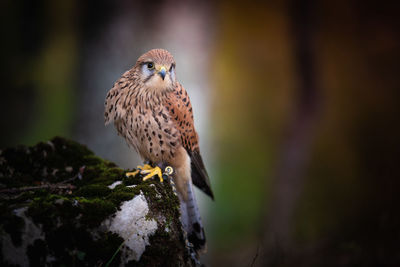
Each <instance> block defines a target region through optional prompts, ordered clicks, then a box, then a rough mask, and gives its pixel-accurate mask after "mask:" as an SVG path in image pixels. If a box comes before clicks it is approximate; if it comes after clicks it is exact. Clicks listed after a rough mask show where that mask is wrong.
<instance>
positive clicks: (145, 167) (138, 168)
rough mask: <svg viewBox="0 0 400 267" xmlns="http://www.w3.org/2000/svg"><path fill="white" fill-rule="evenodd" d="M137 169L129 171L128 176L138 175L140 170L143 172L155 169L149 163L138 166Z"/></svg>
mask: <svg viewBox="0 0 400 267" xmlns="http://www.w3.org/2000/svg"><path fill="white" fill-rule="evenodd" d="M136 169H137V170H136V171H134V172H127V173H126V174H125V175H126V177H131V176H136V175H137V174H138V173H139V172H140V173H142V174H143V172H142V171H146V170H151V169H153V168H152V167H151V166H150V165H149V164H144V165H143V166H137V167H136Z"/></svg>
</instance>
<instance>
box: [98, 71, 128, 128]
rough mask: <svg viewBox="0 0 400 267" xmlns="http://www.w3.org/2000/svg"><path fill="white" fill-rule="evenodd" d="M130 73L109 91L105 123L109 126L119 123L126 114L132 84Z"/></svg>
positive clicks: (126, 73)
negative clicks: (114, 122)
mask: <svg viewBox="0 0 400 267" xmlns="http://www.w3.org/2000/svg"><path fill="white" fill-rule="evenodd" d="M128 75H129V71H127V72H125V73H124V74H123V75H122V77H121V78H120V79H119V80H118V81H116V82H115V83H114V86H113V88H111V89H110V91H108V94H107V96H106V101H105V103H104V106H105V110H104V121H105V124H106V125H107V124H109V123H111V122H112V121H117V120H118V119H119V118H121V117H122V116H123V115H124V114H125V112H126V103H125V102H126V99H127V94H128V90H129V89H128V87H129V86H130V84H131V83H130V82H129V80H128Z"/></svg>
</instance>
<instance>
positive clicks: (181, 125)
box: [104, 49, 214, 252]
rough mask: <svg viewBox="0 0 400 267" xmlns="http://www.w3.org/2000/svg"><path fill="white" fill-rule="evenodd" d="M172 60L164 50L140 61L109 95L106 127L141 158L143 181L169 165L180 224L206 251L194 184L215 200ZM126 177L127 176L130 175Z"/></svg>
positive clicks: (199, 248)
mask: <svg viewBox="0 0 400 267" xmlns="http://www.w3.org/2000/svg"><path fill="white" fill-rule="evenodd" d="M175 67H176V64H175V60H174V58H173V56H172V55H171V54H170V53H169V52H168V51H166V50H164V49H153V50H150V51H148V52H147V53H145V54H144V55H142V56H141V57H139V59H138V60H137V62H136V64H135V66H134V67H133V68H132V69H130V70H128V71H126V72H125V73H124V74H123V75H122V77H121V78H120V79H119V80H118V81H117V82H116V83H115V84H114V86H113V88H112V89H111V90H110V91H109V92H108V94H107V97H106V101H105V114H104V115H105V123H106V125H107V124H109V123H111V122H114V125H115V127H116V129H117V131H118V134H119V135H121V136H123V137H124V138H125V140H126V142H127V143H128V145H129V146H131V147H133V148H135V150H136V151H137V152H138V153H139V154H140V156H141V157H142V158H143V160H144V162H145V163H148V164H145V165H144V166H143V167H141V166H138V169H139V170H141V173H142V174H147V175H146V176H145V177H144V178H143V180H146V179H148V178H150V177H153V176H154V175H157V176H158V177H159V179H160V181H162V170H161V168H164V167H165V166H171V167H172V168H173V170H174V174H173V180H174V182H175V185H176V189H177V192H178V196H179V199H180V202H181V218H182V225H183V227H184V229H185V230H186V232H187V234H188V239H189V242H191V243H192V244H193V246H194V248H195V250H196V251H197V252H201V251H204V250H205V235H204V230H203V227H202V223H201V218H200V215H199V211H198V207H197V203H196V198H195V194H194V190H193V186H192V183H193V184H194V185H196V186H197V187H198V188H200V189H201V190H202V191H204V192H205V193H206V194H207V195H209V196H210V197H211V198H212V199H214V196H213V193H212V191H211V187H210V181H209V178H208V174H207V171H206V169H205V166H204V163H203V159H202V157H201V155H200V150H199V144H198V135H197V132H196V130H195V128H194V123H193V111H192V105H191V103H190V99H189V95H188V93H187V92H186V90H185V89H184V88H183V86H182V85H181V84H180V83H179V82H178V81H177V80H176V75H175ZM128 175H129V173H128Z"/></svg>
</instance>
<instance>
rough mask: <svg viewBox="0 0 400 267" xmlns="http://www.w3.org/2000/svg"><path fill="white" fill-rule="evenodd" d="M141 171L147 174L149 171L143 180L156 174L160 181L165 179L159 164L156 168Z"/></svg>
mask: <svg viewBox="0 0 400 267" xmlns="http://www.w3.org/2000/svg"><path fill="white" fill-rule="evenodd" d="M140 173H141V174H146V173H147V175H146V176H145V177H143V181H146V180H147V179H149V178H151V177H153V176H154V175H157V176H158V178H160V182H163V181H164V179H163V178H162V173H161V169H160V167H158V166H156V167H154V168H150V169H145V170H142V171H140Z"/></svg>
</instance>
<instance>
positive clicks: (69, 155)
mask: <svg viewBox="0 0 400 267" xmlns="http://www.w3.org/2000/svg"><path fill="white" fill-rule="evenodd" d="M124 174H125V171H124V170H122V169H120V168H118V167H117V166H116V165H115V164H114V163H112V162H109V161H106V160H103V159H101V158H99V157H97V156H95V155H94V154H93V153H92V152H91V151H90V150H88V149H87V148H86V147H85V146H83V145H80V144H78V143H76V142H73V141H70V140H66V139H63V138H60V137H56V138H54V139H52V140H51V141H48V142H46V143H39V144H38V145H36V146H34V147H23V146H21V147H16V148H8V149H4V150H1V151H0V265H1V266H39V265H40V266H44V265H47V266H62V265H64V266H106V265H107V264H108V265H109V266H188V265H189V266H190V265H192V263H191V261H190V257H189V254H188V252H187V250H186V247H185V243H184V238H183V234H182V230H181V223H180V220H179V200H178V198H177V197H176V195H174V193H173V191H172V188H171V186H170V184H169V183H168V182H164V183H160V182H159V181H158V180H152V179H150V180H148V181H146V182H143V181H142V179H141V177H140V175H138V176H136V177H130V178H126V177H125V175H124Z"/></svg>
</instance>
